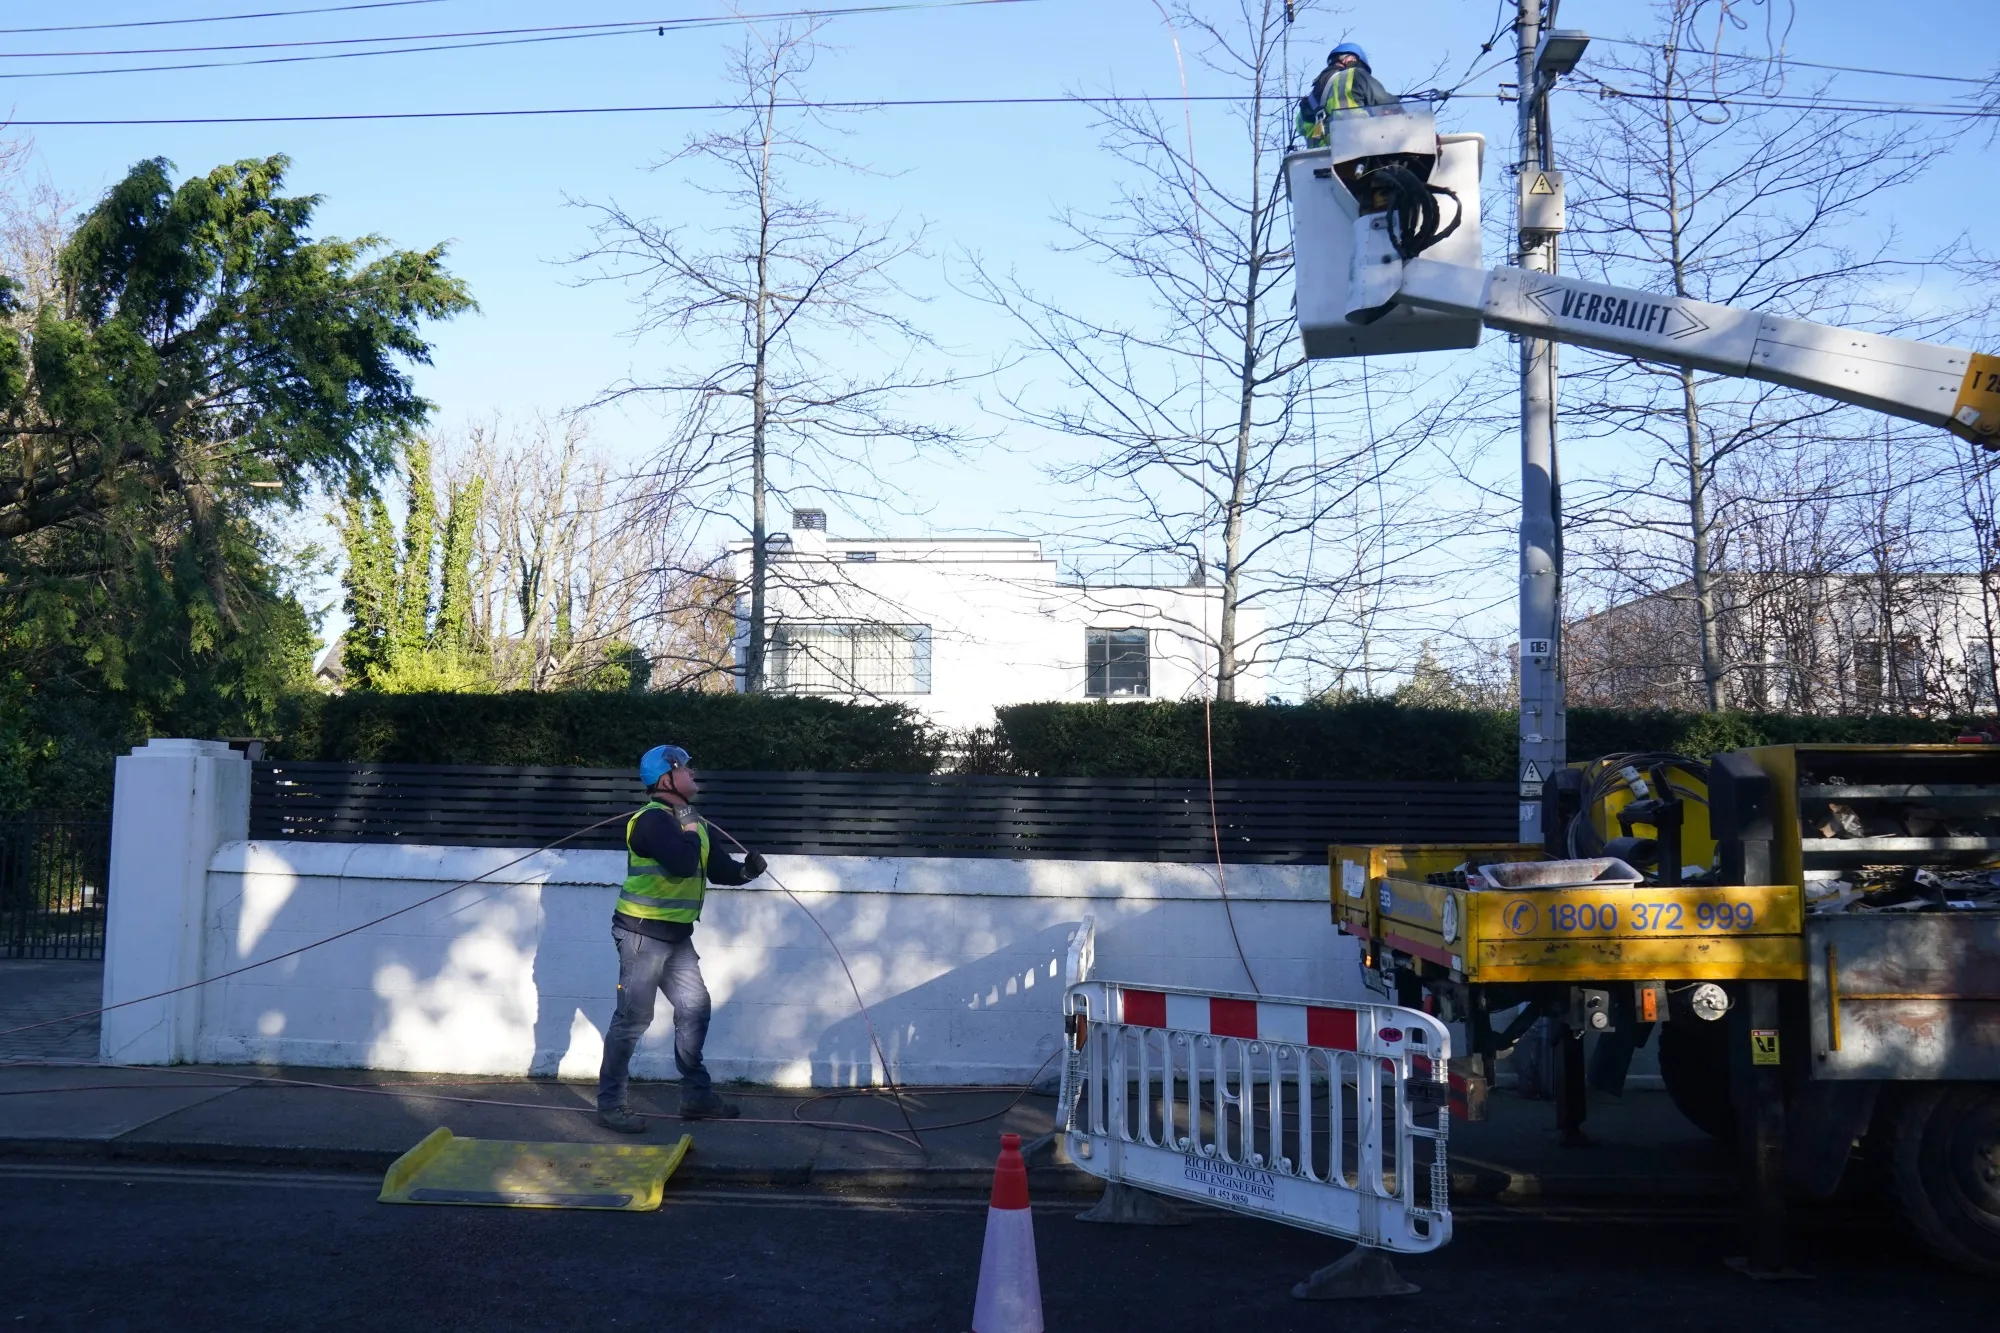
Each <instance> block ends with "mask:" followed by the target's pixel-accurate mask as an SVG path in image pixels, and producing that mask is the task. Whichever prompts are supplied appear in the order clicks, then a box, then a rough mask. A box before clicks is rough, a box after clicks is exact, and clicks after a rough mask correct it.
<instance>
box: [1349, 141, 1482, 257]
mask: <svg viewBox="0 0 2000 1333" xmlns="http://www.w3.org/2000/svg"><path fill="white" fill-rule="evenodd" d="M1355 193H1356V194H1357V195H1360V196H1361V197H1362V198H1364V199H1365V198H1368V197H1370V196H1371V195H1372V196H1373V197H1375V198H1377V199H1381V198H1387V199H1388V201H1389V207H1388V210H1387V211H1388V214H1389V241H1390V244H1392V245H1394V246H1395V247H1396V253H1397V254H1399V255H1401V256H1402V257H1403V258H1404V259H1406V260H1408V259H1415V258H1416V257H1417V256H1418V255H1420V254H1422V253H1423V252H1424V251H1426V250H1428V249H1430V248H1431V247H1432V246H1434V245H1436V244H1437V243H1438V242H1439V241H1442V240H1443V239H1444V238H1445V237H1447V236H1449V235H1451V234H1452V233H1453V232H1455V231H1457V230H1458V224H1459V223H1460V222H1463V221H1464V220H1465V204H1464V202H1463V201H1462V200H1460V199H1459V197H1458V192H1457V191H1455V190H1452V189H1449V188H1447V187H1446V186H1443V185H1432V184H1431V183H1430V182H1428V181H1426V180H1424V179H1423V178H1422V177H1420V176H1419V175H1417V173H1416V172H1414V171H1412V170H1410V168H1409V167H1407V166H1405V165H1404V164H1403V163H1401V162H1386V163H1383V164H1382V165H1381V166H1378V167H1375V168H1373V169H1372V170H1370V171H1368V172H1367V173H1365V174H1364V175H1363V176H1362V177H1361V178H1360V179H1359V180H1357V181H1356V182H1355ZM1440 198H1446V199H1450V200H1451V204H1452V217H1451V221H1450V222H1449V223H1446V222H1445V221H1444V216H1443V210H1442V209H1441V208H1440V207H1439V206H1438V200H1439V199H1440Z"/></svg>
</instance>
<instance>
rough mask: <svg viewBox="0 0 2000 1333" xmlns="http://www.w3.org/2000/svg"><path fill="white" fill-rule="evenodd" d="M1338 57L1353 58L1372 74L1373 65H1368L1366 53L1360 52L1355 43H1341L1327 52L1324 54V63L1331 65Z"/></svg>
mask: <svg viewBox="0 0 2000 1333" xmlns="http://www.w3.org/2000/svg"><path fill="white" fill-rule="evenodd" d="M1339 56H1353V57H1354V58H1355V59H1356V60H1358V61H1360V62H1361V64H1362V66H1363V67H1364V68H1366V69H1368V70H1369V71H1370V72H1373V70H1374V68H1375V67H1374V66H1373V65H1371V64H1369V63H1368V53H1367V52H1366V51H1364V50H1362V49H1361V46H1360V44H1359V43H1357V42H1342V43H1341V44H1340V45H1339V46H1336V47H1334V48H1333V49H1332V50H1331V51H1328V52H1327V53H1326V63H1327V64H1329V65H1331V64H1332V63H1333V62H1334V60H1335V59H1336V58H1337V57H1339Z"/></svg>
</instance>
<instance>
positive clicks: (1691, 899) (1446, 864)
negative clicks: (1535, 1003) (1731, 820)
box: [1328, 843, 1805, 984]
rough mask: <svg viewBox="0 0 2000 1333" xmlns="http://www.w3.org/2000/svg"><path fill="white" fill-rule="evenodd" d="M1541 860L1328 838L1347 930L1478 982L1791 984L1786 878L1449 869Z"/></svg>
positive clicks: (1794, 925)
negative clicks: (1465, 877) (1335, 842)
mask: <svg viewBox="0 0 2000 1333" xmlns="http://www.w3.org/2000/svg"><path fill="white" fill-rule="evenodd" d="M1541 859H1543V857H1542V855H1541V851H1540V849H1539V848H1535V847H1529V846H1521V845H1516V844H1504V843H1503V844H1492V843H1489V844H1483V845H1463V844H1461V845H1443V844H1438V845H1410V844H1403V845H1376V846H1352V845H1349V846H1335V847H1333V848H1332V849H1331V854H1330V856H1329V857H1328V861H1329V868H1330V871H1331V878H1332V893H1333V899H1334V904H1335V906H1334V920H1335V922H1336V924H1338V925H1340V926H1341V928H1342V929H1343V930H1345V931H1347V933H1349V934H1352V935H1357V936H1359V937H1361V938H1363V939H1365V940H1367V941H1369V942H1370V943H1371V945H1373V946H1375V947H1378V948H1386V949H1393V950H1395V951H1396V952H1398V953H1402V954H1407V955H1409V956H1410V957H1411V958H1414V959H1417V960H1420V962H1422V963H1426V964H1429V965H1430V966H1429V967H1428V968H1425V969H1424V970H1425V971H1426V972H1439V973H1449V974H1451V976H1452V978H1453V979H1454V980H1461V981H1465V982H1469V983H1474V984H1490V983H1502V982H1540V981H1547V982H1563V983H1571V984H1578V983H1601V982H1605V981H1724V980H1760V981H1796V980H1800V979H1802V978H1803V977H1804V975H1805V953H1804V948H1803V944H1802V941H1801V938H1800V930H1801V927H1802V924H1803V921H1802V910H1803V906H1802V900H1801V894H1800V890H1799V887H1798V886H1797V885H1795V884H1790V885H1784V884H1780V885H1754V886H1750V885H1723V886H1717V885H1679V886H1671V887H1670V886H1664V885H1637V886H1629V887H1628V886H1624V885H1620V886H1616V887H1586V888H1562V889H1487V888H1479V889H1472V888H1466V887H1463V885H1462V882H1457V883H1455V882H1445V883H1437V882H1433V877H1435V878H1437V879H1444V880H1447V881H1452V880H1456V879H1457V877H1456V876H1453V875H1452V874H1451V872H1452V871H1453V870H1454V869H1455V868H1456V867H1458V866H1461V865H1465V864H1468V863H1470V864H1471V865H1473V866H1479V865H1490V864H1495V863H1498V862H1505V861H1532V860H1541Z"/></svg>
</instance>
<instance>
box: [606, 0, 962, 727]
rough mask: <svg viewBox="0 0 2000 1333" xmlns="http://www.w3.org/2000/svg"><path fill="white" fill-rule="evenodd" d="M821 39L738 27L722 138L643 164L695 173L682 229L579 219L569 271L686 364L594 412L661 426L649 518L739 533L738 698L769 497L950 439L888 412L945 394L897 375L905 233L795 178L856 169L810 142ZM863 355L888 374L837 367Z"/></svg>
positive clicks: (643, 518) (697, 139)
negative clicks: (660, 411) (632, 410)
mask: <svg viewBox="0 0 2000 1333" xmlns="http://www.w3.org/2000/svg"><path fill="white" fill-rule="evenodd" d="M819 31H820V26H819V25H817V24H809V25H806V26H803V27H794V26H786V25H778V26H772V27H761V26H760V27H755V28H752V29H751V31H750V32H749V34H748V35H747V36H746V37H745V39H744V42H743V45H742V46H741V47H740V48H738V49H737V50H736V51H735V52H734V54H733V57H732V62H731V65H730V76H731V82H732V83H733V85H734V87H735V89H736V96H735V99H734V101H735V105H734V109H733V110H732V111H731V112H730V113H729V115H730V116H731V118H732V120H733V124H732V125H731V126H730V127H729V128H726V129H722V130H718V131H715V132H712V133H706V134H699V135H695V136H693V137H691V138H690V139H689V140H688V141H687V143H686V144H685V145H684V146H683V147H682V148H681V149H680V150H679V151H677V152H675V153H673V154H671V155H670V156H668V157H666V158H665V159H663V160H661V161H660V162H658V163H656V164H655V167H654V170H656V171H657V170H666V169H687V170H689V171H690V172H692V173H694V174H693V175H691V176H690V177H689V178H688V179H687V180H685V181H684V185H685V190H684V192H683V194H682V195H681V196H680V198H679V199H678V200H677V201H676V202H677V205H678V206H677V208H676V210H675V212H676V217H677V218H678V219H680V220H677V221H675V222H671V223H668V222H661V221H658V220H656V219H654V218H651V217H648V216H645V215H643V214H641V213H639V212H636V211H632V210H630V209H627V208H626V207H625V206H623V205H621V204H618V203H616V202H613V203H609V204H600V205H591V206H590V207H591V208H592V210H593V211H594V212H595V213H596V215H597V220H596V223H595V225H594V229H593V230H594V236H595V244H594V245H593V246H592V247H591V248H590V249H589V250H588V251H586V252H585V253H584V254H582V255H579V256H578V257H577V258H578V261H579V262H585V263H590V264H593V265H595V266H596V268H597V275H596V278H597V280H615V281H620V282H629V283H632V284H634V285H635V286H636V288H637V295H636V298H635V300H636V302H637V304H638V306H639V308H640V312H641V313H640V317H639V321H638V324H637V327H636V330H635V333H636V334H637V335H647V334H665V335H667V336H668V337H669V338H670V339H671V340H673V341H674V342H675V343H677V344H680V345H681V346H682V347H684V348H685V349H686V351H685V354H684V355H683V356H682V358H681V360H680V362H679V363H678V364H676V365H675V366H673V367H671V368H670V369H668V370H666V371H665V372H663V373H662V374H660V375H659V376H658V377H656V378H650V379H647V380H644V381H632V382H628V383H625V384H622V385H619V386H617V387H615V388H613V389H610V390H608V391H607V392H606V393H605V394H604V395H603V396H602V399H601V401H602V402H605V403H610V402H618V401H621V400H625V399H628V398H639V399H656V400H659V401H661V402H662V403H663V404H665V406H666V410H667V411H668V413H669V416H670V420H671V422H672V426H671V430H670V433H669V435H668V438H667V440H666V441H665V443H664V444H662V445H661V447H660V448H659V449H658V451H657V452H656V453H655V454H654V456H653V457H652V459H651V460H650V461H649V463H648V464H647V465H646V467H645V468H644V469H643V470H642V473H641V478H642V481H644V482H645V483H646V484H648V485H649V486H650V488H651V489H652V491H653V492H654V493H655V494H656V495H657V496H658V497H660V500H659V503H660V504H662V505H665V506H671V507H676V508H678V507H680V506H683V505H685V504H687V503H690V502H691V503H694V504H696V505H697V506H699V507H700V508H701V510H702V512H704V513H705V514H708V515H720V516H725V517H726V518H727V519H728V520H729V521H730V522H733V523H735V524H738V525H740V526H741V527H742V528H743V529H745V530H747V533H748V536H749V539H750V543H751V571H750V579H749V585H750V586H749V588H748V590H747V591H748V594H749V603H750V605H749V617H748V619H749V637H748V650H747V653H746V658H747V661H746V665H745V671H744V677H745V678H744V682H743V683H744V688H745V689H748V690H752V691H757V690H762V689H763V688H765V684H766V680H765V677H766V670H765V656H766V652H767V648H768V643H769V635H768V633H767V631H766V623H765V622H766V618H767V602H768V597H767V593H768V586H767V585H768V580H769V577H770V562H769V556H768V551H767V548H766V538H767V536H768V535H769V533H770V530H771V524H770V521H769V504H770V502H771V500H772V499H773V498H774V497H783V496H784V495H785V494H786V493H788V492H789V491H791V490H793V489H797V488H805V489H809V490H810V491H812V492H815V493H818V494H823V495H831V496H834V497H861V496H869V495H873V494H876V493H877V489H876V488H877V482H876V480H875V479H877V478H879V477H880V476H882V474H883V470H884V468H885V467H886V465H887V463H888V462H889V460H887V459H884V458H882V457H881V456H880V454H881V452H882V451H883V450H884V448H885V446H896V447H898V448H915V449H925V448H952V447H956V446H957V445H958V444H959V443H960V442H961V436H960V435H959V434H958V433H957V432H955V431H954V430H952V429H950V428H947V427H943V426H938V425H935V424H931V423H927V422H922V421H917V420H911V419H907V418H904V417H902V416H900V415H898V414H897V413H896V411H895V409H894V405H895V401H896V399H897V398H898V397H899V396H901V395H902V394H904V393H906V392H910V391H914V390H919V389H924V388H931V387H936V386H937V385H938V384H940V383H943V382H945V381H941V380H939V379H937V378H934V377H931V376H927V375H925V374H924V373H922V372H920V371H919V370H917V369H916V368H915V367H914V366H913V364H912V359H913V357H914V356H915V354H916V353H917V352H919V351H920V350H922V349H923V348H925V347H926V346H927V345H928V344H927V341H926V339H925V337H924V335H923V333H922V332H921V331H920V330H919V329H918V328H917V327H916V326H915V324H914V323H912V322H911V320H910V319H909V318H908V316H907V315H906V314H905V313H903V311H904V307H905V306H906V305H907V304H908V299H907V294H906V293H905V292H903V291H902V289H901V288H900V287H899V286H898V285H897V283H896V281H895V279H894V277H893V275H892V270H893V269H894V268H895V267H896V266H897V265H898V263H899V262H900V261H903V260H905V259H908V258H910V257H911V256H912V255H914V254H915V253H916V252H917V249H918V245H919V242H920V240H921V233H920V232H909V231H905V230H902V229H899V228H898V227H896V226H893V225H888V226H884V225H877V224H874V223H870V222H868V221H867V220H865V219H863V218H860V217H856V216H851V215H848V214H844V213H841V212H838V211H835V210H833V209H830V208H828V207H826V206H824V205H823V204H821V203H819V202H817V201H815V200H813V199H810V198H808V197H806V196H805V195H803V194H802V193H800V192H799V190H798V188H797V187H796V185H795V183H794V179H793V178H794V174H795V173H799V172H802V171H804V170H810V169H821V168H825V167H829V166H836V167H844V168H850V169H855V168H853V164H851V163H847V162H844V161H842V160H841V159H840V158H838V157H836V156H835V155H834V154H832V153H831V152H830V151H829V150H828V149H827V148H826V147H825V146H824V144H825V142H826V141H827V140H828V139H830V138H832V137H834V136H835V135H836V134H837V131H836V130H835V129H834V128H833V127H832V126H831V125H829V123H828V122H827V120H826V118H825V117H824V116H823V115H822V114H821V113H819V112H817V111H814V110H812V109H810V108H808V107H806V106H803V105H801V103H802V102H804V100H805V94H804V80H805V78H806V76H807V75H808V73H810V71H811V69H812V66H813V62H814V59H815V57H816V56H817V55H818V54H819V53H820V52H821V50H822V49H823V48H822V47H821V46H820V44H819V43H818V41H817V37H818V33H819ZM696 215H699V220H698V221H688V220H687V219H689V218H690V217H691V216H696ZM863 349H866V351H864V350H863ZM870 352H872V353H876V354H880V355H882V356H884V357H886V359H887V361H888V363H889V364H888V365H887V366H886V367H879V368H876V369H872V370H853V369H849V367H852V366H854V364H855V362H856V360H857V358H858V357H861V356H865V355H867V354H868V353H870ZM746 502H747V503H746ZM739 506H740V507H739ZM741 507H747V509H748V510H749V515H748V519H747V522H746V521H745V519H744V517H743V515H742V512H741ZM635 518H636V520H637V521H638V522H639V523H640V524H641V525H644V524H645V523H649V522H652V521H653V520H654V518H655V515H654V514H652V513H650V512H648V511H647V510H645V509H644V508H643V507H641V509H640V510H638V511H637V512H636V514H635Z"/></svg>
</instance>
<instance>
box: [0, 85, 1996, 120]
mask: <svg viewBox="0 0 2000 1333" xmlns="http://www.w3.org/2000/svg"><path fill="white" fill-rule="evenodd" d="M1504 95H1505V94H1503V93H1502V92H1501V91H1500V90H1498V89H1494V90H1490V91H1481V92H1476V93H1462V94H1460V96H1466V97H1494V96H1504ZM1616 96H1618V97H1623V98H1626V99H1628V100H1631V101H1674V102H1684V103H1687V104H1689V105H1693V106H1716V107H1761V108H1770V109H1776V110H1785V111H1836V112H1841V113H1843V114H1853V115H1870V116H1879V115H1891V114H1893V115H1909V116H1953V117H1958V118H1960V119H1965V120H1996V119H2000V109H1995V110H1979V109H1975V108H1970V107H1968V108H1966V109H1963V110H1954V109H1950V108H1935V109H1931V108H1923V107H1910V106H1900V107H1892V106H1862V105H1853V104H1846V103H1838V102H1797V101H1791V102H1787V101H1776V100H1772V99H1767V98H1744V97H1688V96H1685V95H1680V94H1671V95H1670V94H1666V93H1625V92H1621V93H1617V94H1616ZM1250 100H1251V99H1250V98H1249V97H1248V96H1243V95H1238V94H1231V93H1196V94H1193V95H1192V96H1188V97H1183V96H1182V95H1181V94H1179V93H1159V94H1128V95H1118V96H1104V97H1086V96H1082V95H1078V94H1064V95H1055V96H1049V97H903V98H879V99H875V100H852V101H815V100H799V101H789V102H780V103H778V104H777V105H778V106H779V107H780V108H781V109H784V110H794V111H875V110H893V109H896V108H899V107H954V106H1092V105H1101V106H1113V105H1126V104H1144V103H1152V102H1166V103H1175V104H1178V103H1181V102H1184V101H1185V102H1237V103H1241V102H1247V101H1250ZM743 109H744V108H743V106H742V104H741V103H737V102H676V103H662V104H659V105H651V106H553V107H505V108H492V109H478V110H465V111H333V112H314V113H304V114H299V115H289V116H286V115H263V116H143V117H102V118H90V119H86V118H81V117H79V118H75V119H54V118H50V119H39V120H36V119H22V120H9V121H6V122H4V124H5V125H9V126H19V127H21V128H23V129H51V128H61V127H64V126H74V127H86V126H114V125H299V124H315V123H325V122H341V121H370V120H381V121H391V120H485V119H496V118H524V117H534V116H621V115H645V114H672V113H691V112H716V111H740V110H743Z"/></svg>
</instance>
